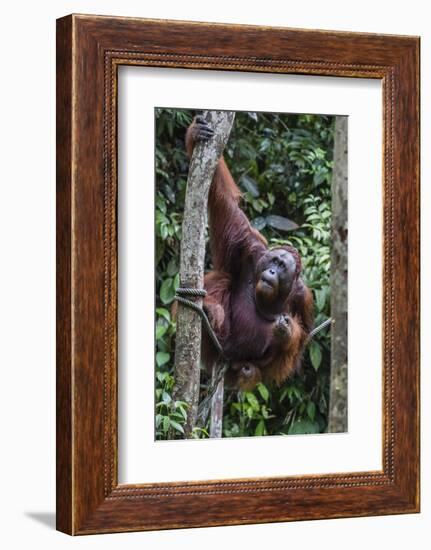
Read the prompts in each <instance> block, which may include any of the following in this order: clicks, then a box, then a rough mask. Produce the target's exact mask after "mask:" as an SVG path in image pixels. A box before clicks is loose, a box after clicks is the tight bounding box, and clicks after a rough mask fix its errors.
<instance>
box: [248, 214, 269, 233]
mask: <svg viewBox="0 0 431 550" xmlns="http://www.w3.org/2000/svg"><path fill="white" fill-rule="evenodd" d="M250 223H251V225H252V227H254V228H255V229H257V230H258V231H262V229H263V228H264V227H265V226H266V218H264V217H263V216H257V218H254V219H253V220H251V222H250Z"/></svg>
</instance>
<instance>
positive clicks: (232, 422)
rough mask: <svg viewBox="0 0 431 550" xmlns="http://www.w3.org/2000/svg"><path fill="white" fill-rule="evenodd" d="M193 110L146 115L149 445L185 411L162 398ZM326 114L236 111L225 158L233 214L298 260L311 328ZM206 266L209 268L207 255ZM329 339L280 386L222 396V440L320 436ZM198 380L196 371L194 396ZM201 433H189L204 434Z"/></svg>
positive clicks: (176, 430)
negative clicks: (237, 206) (151, 277)
mask: <svg viewBox="0 0 431 550" xmlns="http://www.w3.org/2000/svg"><path fill="white" fill-rule="evenodd" d="M195 114H196V112H194V111H191V110H176V109H157V110H156V217H155V222H156V308H157V309H156V438H157V439H167V438H169V439H173V438H182V437H183V424H184V419H185V411H186V408H187V404H185V403H181V402H176V403H174V402H173V401H172V398H171V395H172V388H173V384H174V380H173V377H172V373H173V361H174V351H175V323H174V322H173V321H172V318H171V313H170V308H171V304H172V302H173V297H174V292H175V288H176V287H177V286H178V283H179V281H178V270H179V254H180V240H181V223H182V213H183V206H184V196H185V188H186V183H187V172H188V158H187V155H186V153H185V149H184V135H185V131H186V129H187V126H188V125H189V124H190V122H191V120H192V118H193V116H194V115H195ZM332 150H333V117H329V116H317V115H286V114H270V113H248V112H239V113H237V114H236V119H235V123H234V127H233V130H232V133H231V136H230V139H229V143H228V145H227V147H226V150H225V158H226V162H227V163H228V165H229V167H230V169H231V172H232V175H233V177H234V179H235V181H237V182H238V184H239V186H240V188H241V190H242V192H243V197H244V200H243V202H242V208H243V209H244V211H245V213H246V214H247V216H248V218H249V219H250V220H251V222H252V224H253V226H254V227H256V228H257V229H258V230H259V231H261V232H262V233H263V234H264V235H265V237H266V238H267V239H268V242H269V243H270V245H271V246H276V245H279V244H290V245H293V246H295V247H296V248H297V249H298V250H299V252H300V255H301V259H302V263H303V273H304V278H305V280H306V283H307V284H308V285H309V286H310V288H312V290H313V295H314V300H315V314H316V325H317V324H319V323H321V322H322V321H324V320H325V319H327V318H328V317H329V315H330V311H329V304H330V284H329V273H330V227H331V176H332ZM206 268H207V269H211V258H210V254H209V252H208V250H207V254H206ZM329 363H330V337H329V331H322V332H320V333H319V334H318V335H317V336H316V337H315V338H314V339H313V341H312V343H311V344H310V345H309V346H308V347H307V348H306V350H305V353H304V359H303V365H302V367H301V370H300V372H298V373H297V374H295V375H294V376H293V377H292V378H290V379H289V380H287V381H286V382H285V383H284V384H283V385H282V386H281V387H279V388H278V387H266V386H264V385H263V384H259V385H258V387H257V388H256V389H255V390H254V391H252V392H238V391H232V390H227V391H225V403H224V416H223V436H224V437H244V436H254V435H276V434H289V435H293V434H300V433H320V432H323V431H324V430H325V428H326V425H327V414H328V410H327V409H328V394H329ZM207 383H208V380H206V376H205V373H202V389H203V391H205V388H204V386H205V385H206V384H207ZM207 428H208V426H205V427H203V428H197V429H195V431H194V434H193V436H194V437H197V438H204V437H208V431H207Z"/></svg>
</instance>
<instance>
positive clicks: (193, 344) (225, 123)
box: [173, 111, 235, 437]
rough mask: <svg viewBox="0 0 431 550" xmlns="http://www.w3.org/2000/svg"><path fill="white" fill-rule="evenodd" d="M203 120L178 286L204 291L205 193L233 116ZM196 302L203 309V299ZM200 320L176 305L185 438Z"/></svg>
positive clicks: (193, 408) (177, 393)
mask: <svg viewBox="0 0 431 550" xmlns="http://www.w3.org/2000/svg"><path fill="white" fill-rule="evenodd" d="M203 117H204V119H205V120H206V122H207V123H208V124H209V126H210V127H211V128H212V129H213V130H214V136H213V137H212V138H211V139H210V140H208V141H205V142H198V143H197V144H196V146H195V148H194V151H193V155H192V158H191V161H190V168H189V175H188V179H187V190H186V198H185V205H184V217H183V226H182V239H181V260H180V286H181V287H189V288H197V289H201V288H203V279H204V260H205V229H206V225H207V203H208V192H209V188H210V185H211V181H212V179H213V175H214V172H215V169H216V166H217V163H218V161H219V159H220V157H221V155H222V153H223V149H224V147H225V145H226V143H227V140H228V138H229V134H230V131H231V129H232V124H233V121H234V118H235V113H233V112H226V111H205V112H204V113H203ZM195 302H196V303H197V304H198V305H200V306H202V298H196V299H195ZM200 350H201V318H200V316H199V314H198V313H197V312H196V311H194V310H193V309H191V308H188V307H186V306H184V305H182V304H181V303H179V304H178V315H177V334H176V347H175V387H174V391H173V398H174V399H175V400H181V401H185V402H186V403H187V404H188V409H187V420H186V423H185V426H184V430H185V436H186V437H191V434H192V431H193V428H194V427H195V425H196V418H197V410H198V401H199V385H200Z"/></svg>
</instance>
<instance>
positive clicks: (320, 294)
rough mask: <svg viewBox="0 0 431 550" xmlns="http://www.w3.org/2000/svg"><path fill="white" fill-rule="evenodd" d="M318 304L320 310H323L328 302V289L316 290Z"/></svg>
mask: <svg viewBox="0 0 431 550" xmlns="http://www.w3.org/2000/svg"><path fill="white" fill-rule="evenodd" d="M314 294H315V297H316V306H317V309H318V310H319V311H322V310H323V308H324V307H325V302H326V289H321V290H315V291H314Z"/></svg>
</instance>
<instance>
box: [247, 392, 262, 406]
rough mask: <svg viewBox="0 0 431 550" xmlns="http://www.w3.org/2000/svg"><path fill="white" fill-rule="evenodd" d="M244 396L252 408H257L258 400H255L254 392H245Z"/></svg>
mask: <svg viewBox="0 0 431 550" xmlns="http://www.w3.org/2000/svg"><path fill="white" fill-rule="evenodd" d="M245 398H246V399H247V401H248V402H249V403H250V405H251V406H252V407H253V408H254V409H259V401H258V400H257V398H256V396H255V395H254V393H251V392H245Z"/></svg>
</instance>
